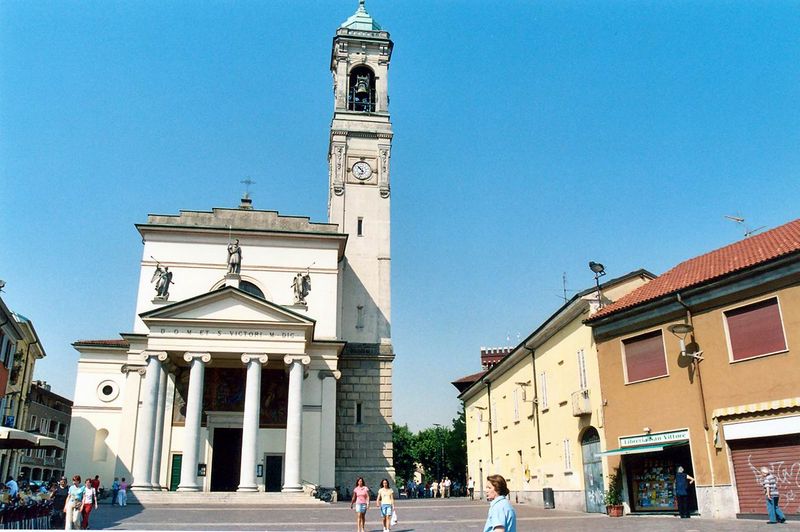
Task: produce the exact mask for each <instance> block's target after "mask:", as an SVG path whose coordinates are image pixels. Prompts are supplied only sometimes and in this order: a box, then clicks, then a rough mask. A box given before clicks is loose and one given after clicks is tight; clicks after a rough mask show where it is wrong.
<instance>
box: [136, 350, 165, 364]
mask: <svg viewBox="0 0 800 532" xmlns="http://www.w3.org/2000/svg"><path fill="white" fill-rule="evenodd" d="M142 356H143V357H144V359H145V360H147V359H148V358H150V357H155V358H157V359H158V361H159V362H164V361H165V360H166V359H167V358H168V355H167V352H166V351H142Z"/></svg>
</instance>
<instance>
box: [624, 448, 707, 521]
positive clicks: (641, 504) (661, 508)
mask: <svg viewBox="0 0 800 532" xmlns="http://www.w3.org/2000/svg"><path fill="white" fill-rule="evenodd" d="M681 465H682V466H683V467H684V468H685V469H686V470H687V473H688V474H689V475H693V473H692V471H691V457H690V453H689V446H688V445H681V446H676V447H674V448H672V449H665V450H664V451H662V452H659V453H651V454H642V455H632V456H626V457H625V469H626V477H627V480H628V493H629V500H630V504H631V506H632V511H634V512H666V513H676V512H677V511H678V499H677V498H676V496H675V473H676V472H677V470H678V466H681ZM688 503H689V508H690V511H694V510H695V509H696V508H697V497H696V494H695V490H694V486H693V485H692V486H690V487H689V501H688Z"/></svg>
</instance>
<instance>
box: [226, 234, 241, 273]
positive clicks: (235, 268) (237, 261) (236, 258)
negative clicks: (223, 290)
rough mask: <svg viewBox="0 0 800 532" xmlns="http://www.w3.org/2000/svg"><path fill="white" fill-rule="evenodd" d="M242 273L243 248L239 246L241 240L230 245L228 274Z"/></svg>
mask: <svg viewBox="0 0 800 532" xmlns="http://www.w3.org/2000/svg"><path fill="white" fill-rule="evenodd" d="M241 271H242V248H241V247H240V246H239V239H238V238H237V239H236V240H234V242H233V243H232V244H228V273H235V274H237V275H238V274H239V272H241Z"/></svg>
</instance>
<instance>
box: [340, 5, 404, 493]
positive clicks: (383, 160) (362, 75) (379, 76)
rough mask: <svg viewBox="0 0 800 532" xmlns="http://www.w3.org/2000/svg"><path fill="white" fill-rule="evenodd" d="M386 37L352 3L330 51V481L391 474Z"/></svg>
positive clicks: (374, 482)
mask: <svg viewBox="0 0 800 532" xmlns="http://www.w3.org/2000/svg"><path fill="white" fill-rule="evenodd" d="M392 47H393V43H392V41H391V39H390V38H389V33H388V32H387V31H385V30H384V29H382V28H381V26H380V25H379V24H378V23H377V22H376V21H375V20H374V19H373V18H372V17H371V16H370V14H369V13H368V12H367V10H366V7H365V5H364V0H360V1H359V5H358V9H357V10H356V12H355V14H353V16H351V17H350V18H348V19H347V20H346V21H345V22H344V23H342V25H341V26H340V27H339V28H338V29H337V30H336V35H335V36H334V38H333V49H332V52H331V74H332V75H333V94H334V109H333V121H332V123H331V133H330V144H329V150H328V161H329V193H328V220H329V221H330V222H331V223H335V224H338V226H339V231H340V232H342V233H346V234H347V235H348V240H347V249H346V251H345V257H344V259H343V260H342V261H341V263H340V266H339V268H340V272H339V273H340V275H339V279H340V283H341V285H340V287H339V309H338V310H339V317H338V321H337V323H338V330H337V336H338V338H339V339H341V340H345V341H346V342H347V345H346V347H345V349H344V351H343V352H342V355H341V356H340V360H339V370H340V371H341V378H340V380H339V382H338V387H337V389H338V391H337V433H336V436H337V440H336V477H337V484H339V485H348V484H350V483H352V482H353V479H354V478H355V476H364V478H365V479H366V480H367V483H368V485H376V486H377V485H379V481H380V479H381V478H384V477H388V478H392V479H393V478H394V468H393V465H392V384H391V382H392V379H391V377H392V361H393V360H394V352H393V349H392V341H391V278H390V274H391V251H390V216H389V214H390V208H389V207H390V195H391V189H390V182H391V181H390V175H389V168H390V165H389V163H390V160H391V150H392V123H391V120H390V117H389V93H388V81H389V78H388V74H389V61H390V59H391V56H392Z"/></svg>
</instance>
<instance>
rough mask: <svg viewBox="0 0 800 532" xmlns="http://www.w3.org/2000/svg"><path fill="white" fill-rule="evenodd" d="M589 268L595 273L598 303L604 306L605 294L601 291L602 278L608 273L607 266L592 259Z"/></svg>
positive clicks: (601, 306)
mask: <svg viewBox="0 0 800 532" xmlns="http://www.w3.org/2000/svg"><path fill="white" fill-rule="evenodd" d="M589 269H590V270H592V272H593V273H594V283H595V285H597V305H598V306H599V307H600V308H603V294H602V292H600V278H601V277H602V276H604V275H605V274H606V268H605V266H603V265H602V264H600V263H599V262H595V261H593V260H590V261H589Z"/></svg>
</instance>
